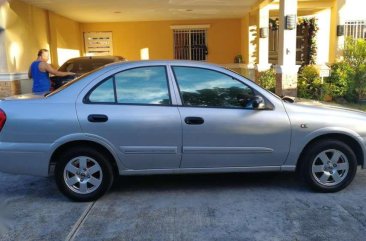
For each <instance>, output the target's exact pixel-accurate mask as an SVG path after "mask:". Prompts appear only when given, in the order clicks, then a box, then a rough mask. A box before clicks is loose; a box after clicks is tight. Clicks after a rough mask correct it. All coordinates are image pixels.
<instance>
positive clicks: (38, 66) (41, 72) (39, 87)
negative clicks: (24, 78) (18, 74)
mask: <svg viewBox="0 0 366 241" xmlns="http://www.w3.org/2000/svg"><path fill="white" fill-rule="evenodd" d="M49 58H50V55H49V53H48V50H47V49H41V50H39V51H38V58H37V60H36V61H34V62H33V63H32V64H31V66H30V67H29V72H28V77H29V78H30V79H33V88H32V91H33V92H34V93H42V92H47V91H50V90H51V81H50V76H49V74H53V75H56V76H68V75H75V73H72V72H61V71H58V70H55V69H54V68H52V67H51V65H49V64H48V63H47V61H48V60H49Z"/></svg>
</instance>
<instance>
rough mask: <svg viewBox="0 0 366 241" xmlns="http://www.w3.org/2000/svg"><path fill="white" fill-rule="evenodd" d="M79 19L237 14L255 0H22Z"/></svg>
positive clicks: (153, 18) (190, 17)
mask: <svg viewBox="0 0 366 241" xmlns="http://www.w3.org/2000/svg"><path fill="white" fill-rule="evenodd" d="M23 1H25V2H27V3H30V4H32V5H34V6H37V7H41V8H44V9H48V10H51V11H53V12H55V13H57V14H60V15H63V16H65V17H68V18H71V19H73V20H76V21H79V22H119V21H150V20H179V19H210V18H240V17H243V16H244V14H245V13H247V12H248V11H249V10H250V9H251V7H252V6H253V5H254V4H255V3H256V2H257V0H119V1H116V0H103V1H101V0H52V1H51V0H23Z"/></svg>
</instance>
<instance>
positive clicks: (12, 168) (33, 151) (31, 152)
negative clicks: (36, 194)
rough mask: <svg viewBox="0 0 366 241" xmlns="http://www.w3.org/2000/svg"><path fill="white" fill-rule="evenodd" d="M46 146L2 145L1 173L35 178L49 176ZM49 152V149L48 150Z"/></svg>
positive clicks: (0, 152)
mask: <svg viewBox="0 0 366 241" xmlns="http://www.w3.org/2000/svg"><path fill="white" fill-rule="evenodd" d="M47 146H48V148H49V145H45V144H38V145H37V144H24V143H3V142H2V143H0V171H1V172H6V173H13V174H26V175H33V176H48V175H49V170H48V169H49V158H48V157H49V155H48V152H47V151H46V149H47ZM48 150H49V149H48Z"/></svg>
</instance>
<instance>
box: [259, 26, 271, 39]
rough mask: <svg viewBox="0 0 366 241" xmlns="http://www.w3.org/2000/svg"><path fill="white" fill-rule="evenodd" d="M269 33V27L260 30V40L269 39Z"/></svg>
mask: <svg viewBox="0 0 366 241" xmlns="http://www.w3.org/2000/svg"><path fill="white" fill-rule="evenodd" d="M268 32H269V28H267V27H263V28H260V29H259V37H260V38H268Z"/></svg>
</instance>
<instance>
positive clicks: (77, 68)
mask: <svg viewBox="0 0 366 241" xmlns="http://www.w3.org/2000/svg"><path fill="white" fill-rule="evenodd" d="M113 62H114V60H113V59H79V60H73V61H68V62H66V63H65V64H63V65H62V66H61V67H60V69H59V70H60V71H66V72H73V73H87V72H90V71H92V70H94V69H97V68H99V67H102V66H104V65H106V64H110V63H113Z"/></svg>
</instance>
